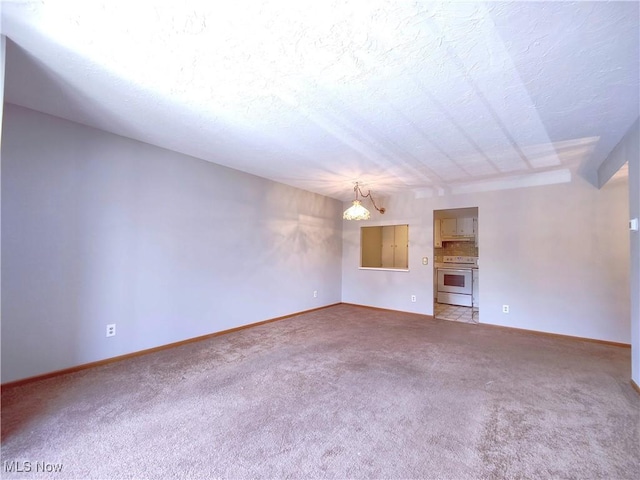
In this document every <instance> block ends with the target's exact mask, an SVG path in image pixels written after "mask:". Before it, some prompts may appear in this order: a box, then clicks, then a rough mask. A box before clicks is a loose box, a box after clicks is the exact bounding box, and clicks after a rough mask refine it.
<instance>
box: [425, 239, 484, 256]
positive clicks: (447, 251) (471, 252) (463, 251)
mask: <svg viewBox="0 0 640 480" xmlns="http://www.w3.org/2000/svg"><path fill="white" fill-rule="evenodd" d="M442 245H443V246H442V248H434V249H433V250H434V255H435V256H436V257H443V256H447V257H452V256H458V255H461V256H464V257H478V256H479V255H478V247H476V246H475V244H474V243H473V242H444V243H443V244H442Z"/></svg>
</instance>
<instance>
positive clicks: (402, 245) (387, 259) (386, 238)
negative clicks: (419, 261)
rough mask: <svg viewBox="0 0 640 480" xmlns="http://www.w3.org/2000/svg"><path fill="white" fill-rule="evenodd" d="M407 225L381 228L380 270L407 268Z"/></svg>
mask: <svg viewBox="0 0 640 480" xmlns="http://www.w3.org/2000/svg"><path fill="white" fill-rule="evenodd" d="M408 246H409V225H390V226H384V227H382V268H401V269H405V268H409V255H408V253H409V252H408Z"/></svg>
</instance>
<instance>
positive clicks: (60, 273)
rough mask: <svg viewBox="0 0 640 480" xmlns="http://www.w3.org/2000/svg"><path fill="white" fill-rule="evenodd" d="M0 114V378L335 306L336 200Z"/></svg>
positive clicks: (37, 118)
mask: <svg viewBox="0 0 640 480" xmlns="http://www.w3.org/2000/svg"><path fill="white" fill-rule="evenodd" d="M4 117H5V118H4V142H3V145H2V162H3V164H2V170H3V171H2V232H3V234H4V235H3V238H2V262H3V263H2V382H8V381H12V380H16V379H22V378H26V377H29V376H33V375H38V374H42V373H46V372H51V371H55V370H59V369H64V368H67V367H71V366H76V365H80V364H84V363H87V362H92V361H97V360H101V359H106V358H109V357H113V356H117V355H122V354H126V353H130V352H135V351H138V350H142V349H147V348H151V347H156V346H159V345H164V344H168V343H172V342H177V341H180V340H184V339H188V338H192V337H197V336H200V335H205V334H209V333H212V332H217V331H221V330H225V329H229V328H233V327H237V326H240V325H244V324H250V323H254V322H258V321H261V320H266V319H269V318H274V317H278V316H282V315H287V314H291V313H294V312H299V311H303V310H308V309H312V308H315V307H320V306H324V305H329V304H333V303H337V302H340V300H341V248H342V237H341V230H342V225H341V222H342V220H341V213H342V205H341V203H340V202H338V201H336V200H333V199H329V198H326V197H323V196H320V195H316V194H312V193H309V192H305V191H302V190H298V189H294V188H291V187H288V186H285V185H282V184H278V183H275V182H271V181H269V180H265V179H262V178H259V177H255V176H252V175H248V174H245V173H242V172H239V171H235V170H231V169H228V168H225V167H221V166H218V165H214V164H212V163H208V162H205V161H202V160H198V159H195V158H192V157H187V156H184V155H181V154H178V153H174V152H171V151H168V150H163V149H160V148H157V147H153V146H151V145H147V144H143V143H140V142H136V141H133V140H130V139H126V138H123V137H119V136H116V135H112V134H109V133H105V132H103V131H99V130H96V129H92V128H88V127H85V126H82V125H79V124H75V123H71V122H68V121H65V120H62V119H59V118H55V117H51V116H48V115H44V114H41V113H37V112H34V111H31V110H27V109H24V108H21V107H17V106H14V105H9V104H7V105H5V110H4ZM149 121H153V119H149ZM314 290H317V291H318V297H317V298H314V297H313V291H314ZM108 323H116V324H117V335H116V336H115V337H111V338H106V337H105V328H106V324H108Z"/></svg>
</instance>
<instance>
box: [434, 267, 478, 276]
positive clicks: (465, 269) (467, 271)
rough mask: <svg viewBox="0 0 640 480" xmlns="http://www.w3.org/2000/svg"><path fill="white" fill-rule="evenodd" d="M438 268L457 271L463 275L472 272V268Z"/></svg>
mask: <svg viewBox="0 0 640 480" xmlns="http://www.w3.org/2000/svg"><path fill="white" fill-rule="evenodd" d="M438 270H443V271H447V272H456V273H462V274H463V275H464V274H465V273H469V272H471V269H470V268H446V267H445V268H439V269H438Z"/></svg>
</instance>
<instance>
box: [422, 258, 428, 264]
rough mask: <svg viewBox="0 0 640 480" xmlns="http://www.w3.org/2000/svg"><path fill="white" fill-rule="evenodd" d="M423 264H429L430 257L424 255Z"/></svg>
mask: <svg viewBox="0 0 640 480" xmlns="http://www.w3.org/2000/svg"><path fill="white" fill-rule="evenodd" d="M422 264H423V265H429V257H422Z"/></svg>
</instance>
